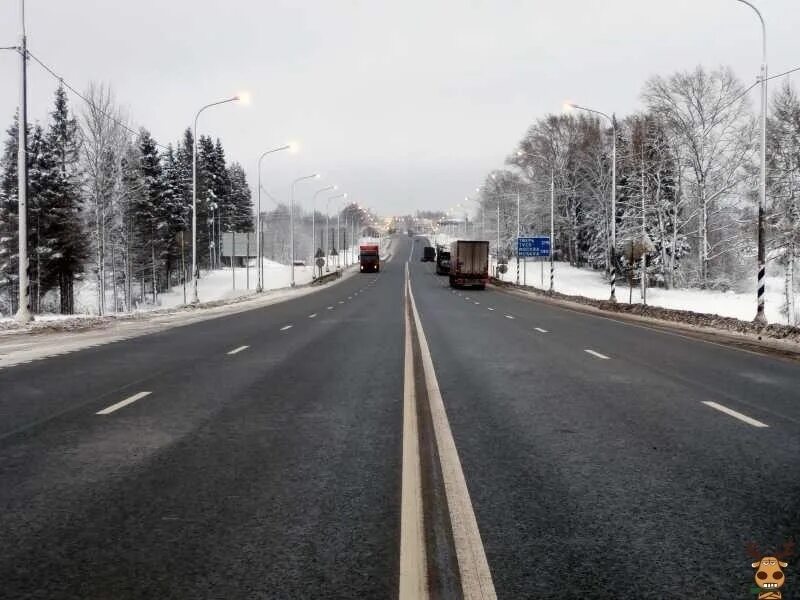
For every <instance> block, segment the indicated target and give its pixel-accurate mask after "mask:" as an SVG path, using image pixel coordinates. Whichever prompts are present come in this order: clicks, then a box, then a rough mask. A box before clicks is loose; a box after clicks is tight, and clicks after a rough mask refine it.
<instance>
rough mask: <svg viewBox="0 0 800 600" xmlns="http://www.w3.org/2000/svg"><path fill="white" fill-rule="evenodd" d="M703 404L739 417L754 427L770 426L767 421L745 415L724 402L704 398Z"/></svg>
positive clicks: (736, 417)
mask: <svg viewBox="0 0 800 600" xmlns="http://www.w3.org/2000/svg"><path fill="white" fill-rule="evenodd" d="M703 404H705V405H706V406H710V407H711V408H714V409H716V410H718V411H720V412H723V413H725V414H726V415H730V416H731V417H733V418H735V419H739V420H740V421H743V422H745V423H747V424H748V425H752V426H753V427H769V425H767V424H766V423H762V422H761V421H759V420H757V419H753V418H752V417H748V416H747V415H743V414H742V413H740V412H738V411H735V410H733V409H732V408H728V407H727V406H723V405H722V404H717V403H716V402H710V401H708V400H704V401H703Z"/></svg>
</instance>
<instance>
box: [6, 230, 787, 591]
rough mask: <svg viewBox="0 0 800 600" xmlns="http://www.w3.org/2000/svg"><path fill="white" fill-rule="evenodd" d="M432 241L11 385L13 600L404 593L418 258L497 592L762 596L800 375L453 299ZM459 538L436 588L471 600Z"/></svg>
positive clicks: (526, 304) (475, 298)
mask: <svg viewBox="0 0 800 600" xmlns="http://www.w3.org/2000/svg"><path fill="white" fill-rule="evenodd" d="M425 243H426V242H425V240H423V239H420V238H417V240H416V242H415V243H414V244H413V247H412V244H411V241H410V240H409V238H407V237H405V236H397V237H395V239H394V241H393V250H392V254H393V257H392V260H391V261H389V262H386V263H384V264H383V268H382V270H381V272H380V273H379V274H377V275H373V274H363V275H362V274H358V275H354V276H352V277H350V278H348V279H345V280H344V281H342V282H339V283H336V284H334V285H331V286H328V287H324V288H322V289H320V291H318V292H316V293H313V294H309V295H307V296H302V297H299V298H295V299H293V300H290V301H287V302H282V303H279V304H275V305H272V306H268V307H265V308H259V309H255V310H252V311H247V312H241V313H238V314H234V315H231V316H228V317H222V318H218V319H213V320H209V321H204V322H199V323H193V324H190V325H186V326H182V327H177V328H174V329H168V330H166V331H163V332H159V333H153V334H149V335H144V336H141V337H138V338H134V339H130V340H124V341H119V342H115V343H111V344H108V345H105V346H101V347H98V348H90V349H86V350H82V351H78V352H73V353H70V354H66V355H63V356H56V357H53V358H49V359H46V360H39V361H36V362H32V363H30V364H24V365H17V366H13V367H8V368H5V369H1V370H0V540H2V541H3V543H2V544H0V598H13V599H16V598H42V599H45V598H47V599H51V598H52V599H61V598H70V599H71V598H75V599H114V600H116V599H133V598H137V599H138V598H142V599H145V598H146V599H161V598H192V599H196V598H248V599H249V598H292V599H296V598H369V599H372V598H376V599H382V598H394V597H397V594H398V579H399V573H398V564H399V561H400V548H399V540H400V529H401V479H402V476H403V469H404V464H403V445H404V443H408V442H407V440H406V441H404V439H403V431H404V430H403V406H404V404H403V398H404V377H403V375H404V372H403V369H404V343H405V338H404V335H405V334H404V332H405V329H404V316H405V313H404V282H405V269H406V263H408V267H407V268H408V270H409V276H410V281H411V287H412V289H413V294H414V299H415V302H416V308H417V309H418V311H419V316H420V321H421V324H422V327H423V329H424V335H425V337H426V338H427V343H428V345H429V349H430V355H431V358H432V362H433V366H434V367H435V371H436V377H437V378H438V387H439V390H440V392H441V398H442V400H443V403H444V406H445V408H446V412H447V417H448V418H449V426H450V427H451V429H452V437H453V439H454V441H455V448H456V450H457V453H458V458H459V459H460V467H461V469H462V470H463V477H464V479H465V480H466V484H467V487H468V490H469V498H468V502H469V503H470V504H471V508H472V510H473V511H474V516H475V519H476V521H477V526H478V528H479V530H480V542H481V543H482V545H483V549H484V550H485V556H486V559H487V561H488V566H489V569H490V571H491V578H492V581H493V585H494V588H495V590H496V595H497V597H499V598H685V597H707V598H739V597H741V598H747V597H751V596H750V588H751V587H752V582H753V569H752V568H751V567H750V563H751V562H752V558H751V557H750V556H749V555H748V554H747V553H746V551H745V545H746V544H747V543H748V542H754V543H756V544H758V545H759V546H761V547H762V548H764V549H765V550H771V549H774V548H775V547H776V546H780V545H781V544H782V543H783V542H784V541H786V540H787V539H788V538H789V537H791V536H800V458H798V457H800V364H798V363H795V362H790V361H788V360H785V359H781V358H777V357H773V356H765V355H759V354H755V353H752V352H746V351H742V350H737V349H732V348H727V347H724V346H720V345H716V344H710V343H706V342H703V341H700V340H697V339H690V338H687V337H684V336H681V335H678V334H675V333H669V332H665V331H659V330H654V329H650V328H647V327H645V326H639V325H633V324H630V323H623V322H619V321H616V320H613V319H609V318H604V317H601V316H596V315H588V314H584V313H580V312H575V311H572V310H569V309H565V308H560V307H557V306H553V305H549V304H545V303H541V302H536V301H533V300H529V299H526V298H522V297H519V296H516V295H513V294H510V293H508V292H505V291H502V290H496V289H492V288H491V287H490V288H489V289H487V290H485V291H477V290H451V289H450V288H449V286H447V280H446V278H443V277H438V276H436V275H435V274H434V272H433V265H432V264H431V263H422V262H420V257H421V248H422V246H423V245H424V244H425ZM428 387H430V386H428ZM416 389H417V390H422V394H423V395H424V390H425V385H421V384H420V382H419V380H417V385H416ZM418 401H419V402H421V403H423V404H424V402H425V401H426V400H425V398H424V397H423V398H420V399H419V400H418ZM98 413H99V414H98ZM425 413H426V411H425V410H421V411H420V415H424V414H425ZM420 418H421V419H423V418H424V417H420ZM429 429H430V427H429V426H427V425H426V424H425V423H420V430H421V431H422V432H423V434H424V432H426V431H428V430H429ZM431 439H433V438H432V437H429V438H428V439H427V440H423V442H422V443H421V444H420V452H422V453H423V454H425V456H423V458H422V460H421V465H422V468H423V469H433V470H435V469H436V465H437V464H438V461H439V460H440V457H439V456H438V454H437V452H436V450H435V449H434V450H432V451H431V450H430V447H431V443H430V442H431ZM429 453H430V454H431V455H429ZM423 479H424V480H426V481H428V484H429V485H434V486H438V485H442V484H441V481H440V480H441V474H440V473H438V474H437V473H434V474H433V476H431V475H430V474H425V473H423ZM431 481H432V482H433V484H430V482H431ZM427 492H428V493H427V494H426V496H425V502H428V503H430V502H437V503H439V505H438V506H430V505H428V506H426V507H425V510H424V515H425V516H424V520H423V522H425V523H426V524H430V523H431V521H430V520H431V519H434V518H435V519H440V518H441V516H442V515H445V516H444V518H445V519H446V515H447V513H448V509H447V506H445V505H444V503H445V502H446V501H447V498H445V494H444V493H441V490H438V491H437V490H436V489H434V490H427ZM426 519H427V520H426ZM438 525H441V522H438ZM438 525H437V526H438ZM449 531H450V529H449V527H448V526H447V524H445V525H444V526H442V527H438V529H437V532H438V533H437V535H438V536H439V537H441V536H442V535H445V536H446V535H447V533H448V532H449ZM442 532H445V533H444V534H442ZM444 546H446V544H445V545H443V546H442V547H440V548H438V550H437V551H436V552H430V550H431V549H430V547H429V548H428V551H429V556H428V560H429V561H431V563H433V562H436V564H431V566H430V569H431V573H430V574H429V579H428V581H429V582H430V584H431V585H432V586H434V587H433V588H432V589H431V590H430V597H431V598H439V597H445V598H449V597H453V598H457V597H460V594H459V593H458V592H457V591H453V590H454V587H453V586H456V587H457V586H458V581H459V580H458V576H457V574H454V572H455V571H456V570H457V564H456V563H457V561H456V559H455V558H454V557H453V556H447V553H448V551H449V550H450V549H449V547H444ZM434 555H435V556H434ZM798 566H800V565H799V564H798V561H797V557H795V558H794V559H792V560H791V561H790V566H789V567H788V568H787V569H786V572H787V584H786V586H785V588H784V589H785V590H786V592H787V596H788V592H790V591H794V592H793V593H800V592H797V591H796V590H800V574H799V573H800V570H798ZM437 569H438V570H439V572H438V573H437V572H436V571H437ZM448 569H452V570H453V571H454V572H443V571H446V570H448ZM439 585H441V588H437V587H436V586H439Z"/></svg>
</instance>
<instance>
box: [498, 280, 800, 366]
mask: <svg viewBox="0 0 800 600" xmlns="http://www.w3.org/2000/svg"><path fill="white" fill-rule="evenodd" d="M491 282H492V284H494V285H495V286H496V287H498V288H500V289H504V290H507V291H509V292H512V293H515V294H520V295H524V296H527V297H533V298H536V299H537V300H541V301H545V302H551V303H553V304H559V305H562V306H568V307H570V308H574V309H576V310H581V311H582V312H592V313H598V312H603V313H610V314H611V315H613V316H614V318H619V319H624V320H626V321H631V322H639V323H642V324H648V325H656V326H661V327H664V328H670V329H673V330H676V331H679V332H680V333H683V334H689V335H692V336H693V337H702V338H703V339H707V340H709V341H718V342H724V343H730V344H733V345H736V346H739V347H742V348H746V349H751V350H765V349H766V350H772V351H776V352H778V353H780V354H784V355H786V356H790V357H792V358H796V359H800V327H791V326H789V325H778V324H774V323H773V324H769V325H767V326H760V325H756V324H755V323H752V322H750V321H742V320H741V319H735V318H733V317H721V316H719V315H714V314H707V313H697V312H693V311H690V310H677V309H671V308H662V307H659V306H651V305H647V306H645V305H642V304H627V303H623V302H617V303H612V302H609V301H607V300H596V299H594V298H586V297H585V296H570V295H567V294H561V293H559V292H553V293H552V294H551V293H548V292H546V291H543V290H541V289H538V288H534V287H530V286H527V287H526V286H521V285H520V286H517V285H515V284H513V283H509V282H505V281H500V280H498V279H495V278H491Z"/></svg>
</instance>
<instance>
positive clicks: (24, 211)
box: [14, 0, 33, 323]
mask: <svg viewBox="0 0 800 600" xmlns="http://www.w3.org/2000/svg"><path fill="white" fill-rule="evenodd" d="M20 24H21V26H22V27H21V35H20V43H19V55H20V59H21V62H20V86H19V126H18V127H17V129H18V134H17V207H18V210H17V232H18V233H17V235H18V241H19V251H18V254H19V265H18V267H19V282H18V283H19V306H17V314H16V315H15V317H14V318H15V319H16V320H17V322H18V323H29V322H30V321H32V320H33V316H32V315H31V311H30V308H29V307H28V303H29V299H28V160H27V152H26V151H27V143H28V142H27V134H28V65H27V62H28V49H27V48H28V42H27V36H26V33H25V0H21V1H20Z"/></svg>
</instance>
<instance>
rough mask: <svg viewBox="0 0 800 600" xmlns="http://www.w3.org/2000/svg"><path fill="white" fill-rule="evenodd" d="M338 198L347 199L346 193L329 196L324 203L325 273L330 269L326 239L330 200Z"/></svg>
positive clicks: (337, 228) (329, 221)
mask: <svg viewBox="0 0 800 600" xmlns="http://www.w3.org/2000/svg"><path fill="white" fill-rule="evenodd" d="M339 198H347V193H344V194H336V195H335V196H331V197H330V198H328V200H327V201H326V202H325V256H326V258H325V270H326V271H330V270H331V267H330V264H329V262H330V260H329V259H330V251H331V248H330V244H329V239H328V235H329V232H330V230H331V213H330V204H331V200H337V199H339ZM336 234H337V235H338V234H339V225H338V223H337V225H336ZM337 254H338V250H337Z"/></svg>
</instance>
